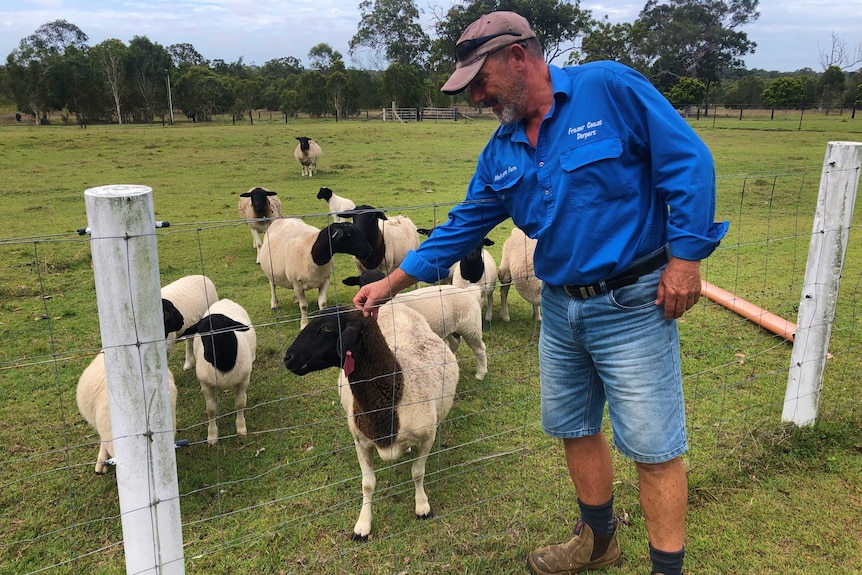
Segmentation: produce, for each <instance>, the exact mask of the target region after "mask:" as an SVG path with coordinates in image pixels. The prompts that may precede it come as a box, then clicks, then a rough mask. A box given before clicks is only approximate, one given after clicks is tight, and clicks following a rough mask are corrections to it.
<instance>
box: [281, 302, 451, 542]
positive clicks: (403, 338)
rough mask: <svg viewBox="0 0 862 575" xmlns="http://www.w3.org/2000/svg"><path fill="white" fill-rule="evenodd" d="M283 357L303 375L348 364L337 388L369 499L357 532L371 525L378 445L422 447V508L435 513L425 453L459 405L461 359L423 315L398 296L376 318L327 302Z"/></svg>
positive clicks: (425, 514)
mask: <svg viewBox="0 0 862 575" xmlns="http://www.w3.org/2000/svg"><path fill="white" fill-rule="evenodd" d="M284 365H285V367H287V369H289V370H290V371H292V372H293V373H295V374H297V375H305V374H307V373H309V372H312V371H319V370H322V369H326V368H328V367H338V368H341V370H340V371H339V376H338V392H339V395H340V398H341V405H342V407H343V408H344V410H345V412H346V413H347V424H348V427H349V428H350V432H351V433H352V434H353V441H354V444H355V446H356V455H357V458H358V459H359V466H360V468H361V469H362V507H361V511H360V512H359V519H358V520H357V522H356V525H355V526H354V528H353V535H352V539H353V540H354V541H365V540H367V538H368V535H369V533H371V501H372V497H373V495H374V488H375V485H376V478H375V475H374V461H373V450H374V449H375V448H376V449H377V453H378V455H379V456H380V458H381V459H383V460H384V461H395V460H396V459H398V458H399V457H401V456H402V455H404V454H405V453H406V452H407V450H408V449H410V448H415V451H416V459H414V460H413V465H412V469H411V474H412V477H413V483H414V487H415V504H416V507H415V510H416V516H417V517H418V518H419V519H427V518H430V517H432V516H433V514H432V511H431V506H430V504H429V503H428V496H427V495H426V493H425V487H424V485H425V461H426V459H427V458H428V454H429V453H430V451H431V448H432V447H433V444H434V439H435V437H436V434H437V426H438V425H439V424H440V423H441V422H442V421H443V419H444V418H445V417H446V415H447V414H448V413H449V409H450V408H451V407H452V403H453V400H454V397H455V389H456V386H457V382H458V364H457V363H456V361H455V356H454V354H453V353H452V351H451V350H450V349H449V347H448V346H446V344H445V343H444V342H443V340H441V339H440V338H439V337H438V336H437V335H436V334H435V333H434V332H433V331H431V328H430V327H429V326H428V322H426V321H425V320H424V319H423V318H422V315H421V314H419V312H417V311H415V310H413V309H410V308H409V307H407V306H403V305H395V306H393V305H391V304H385V305H383V306H380V308H379V313H378V317H377V320H375V319H373V318H370V317H364V316H363V313H362V311H361V310H357V309H351V308H348V307H340V308H329V309H326V310H324V311H323V312H322V313H321V314H320V315H319V316H318V317H315V318H314V319H313V320H312V321H311V322H309V324H308V327H307V328H306V329H305V330H303V331H301V332H300V333H299V335H298V336H297V337H296V339H295V340H294V342H293V343H292V344H291V345H290V347H288V349H287V352H286V353H285V356H284Z"/></svg>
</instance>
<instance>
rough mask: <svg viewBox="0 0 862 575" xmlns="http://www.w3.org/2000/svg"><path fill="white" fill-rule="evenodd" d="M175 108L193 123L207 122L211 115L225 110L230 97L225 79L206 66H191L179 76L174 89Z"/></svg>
mask: <svg viewBox="0 0 862 575" xmlns="http://www.w3.org/2000/svg"><path fill="white" fill-rule="evenodd" d="M174 94H175V95H176V98H175V99H174V101H175V102H176V105H177V107H178V108H179V109H180V110H182V111H183V113H184V114H185V115H186V116H187V117H189V118H195V121H198V120H200V121H202V122H209V121H211V120H212V117H213V115H214V114H215V113H216V112H218V111H222V110H227V109H228V106H229V101H230V97H231V93H230V90H228V88H227V86H226V85H225V79H224V78H222V77H220V76H218V75H217V74H216V73H215V72H213V71H212V70H210V69H209V68H208V67H206V66H192V67H191V68H189V69H188V70H187V71H186V72H185V74H182V75H180V77H179V79H178V80H177V83H176V87H175V89H174Z"/></svg>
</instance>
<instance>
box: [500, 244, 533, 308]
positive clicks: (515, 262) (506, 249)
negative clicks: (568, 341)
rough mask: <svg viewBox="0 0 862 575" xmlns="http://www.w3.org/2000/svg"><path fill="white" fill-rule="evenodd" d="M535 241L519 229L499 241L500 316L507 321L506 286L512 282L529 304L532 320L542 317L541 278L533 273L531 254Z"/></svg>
mask: <svg viewBox="0 0 862 575" xmlns="http://www.w3.org/2000/svg"><path fill="white" fill-rule="evenodd" d="M535 252H536V240H534V239H532V238H529V237H527V235H526V234H525V233H524V232H523V231H521V230H520V229H519V228H513V229H512V234H511V235H510V236H509V237H508V238H506V241H505V243H503V255H502V256H501V258H500V266H499V267H498V268H497V276H498V277H499V279H500V316H501V317H502V318H503V321H509V288H510V287H511V286H512V285H514V286H515V290H517V292H518V293H519V294H521V297H523V298H524V299H525V300H527V301H528V302H530V303H531V304H533V319H536V320H541V319H542V310H541V308H540V305H541V303H542V280H540V279H539V278H537V277H536V274H535V273H534V272H533V254H534V253H535Z"/></svg>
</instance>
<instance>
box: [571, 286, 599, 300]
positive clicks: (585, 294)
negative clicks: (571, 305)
mask: <svg viewBox="0 0 862 575" xmlns="http://www.w3.org/2000/svg"><path fill="white" fill-rule="evenodd" d="M563 291H564V292H566V294H568V296H569V297H574V298H578V299H589V298H591V297H594V296H597V295H598V294H599V292H597V291H596V286H595V285H588V286H574V285H569V286H563Z"/></svg>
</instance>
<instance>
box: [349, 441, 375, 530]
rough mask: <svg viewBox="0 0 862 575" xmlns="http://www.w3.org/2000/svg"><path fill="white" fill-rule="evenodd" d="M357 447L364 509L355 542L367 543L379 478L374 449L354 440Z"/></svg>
mask: <svg viewBox="0 0 862 575" xmlns="http://www.w3.org/2000/svg"><path fill="white" fill-rule="evenodd" d="M354 444H355V445H356V457H357V459H359V468H360V469H361V470H362V509H361V510H360V512H359V519H358V520H357V521H356V525H354V526H353V535H352V536H351V539H353V540H354V541H366V540H367V539H368V534H369V533H371V500H372V499H373V497H374V488H375V487H376V486H377V478H376V477H375V475H374V460H373V459H372V457H373V452H372V450H373V447H372V446H369V447H363V446H361V445H360V444H359V442H358V441H356V440H355V439H354Z"/></svg>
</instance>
